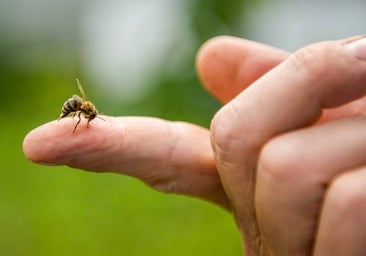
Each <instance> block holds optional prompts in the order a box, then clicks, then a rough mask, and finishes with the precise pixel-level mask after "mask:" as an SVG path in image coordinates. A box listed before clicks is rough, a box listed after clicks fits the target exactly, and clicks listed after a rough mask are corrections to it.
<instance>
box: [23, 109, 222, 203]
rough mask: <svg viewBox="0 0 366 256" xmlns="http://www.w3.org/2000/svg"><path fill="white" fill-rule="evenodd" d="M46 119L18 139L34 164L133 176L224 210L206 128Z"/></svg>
mask: <svg viewBox="0 0 366 256" xmlns="http://www.w3.org/2000/svg"><path fill="white" fill-rule="evenodd" d="M102 118H103V119H105V121H103V120H101V119H94V120H93V121H92V122H91V123H90V124H89V128H87V127H86V124H85V123H86V121H85V119H83V121H82V123H81V124H80V125H79V126H78V128H77V130H76V131H75V132H73V127H74V126H75V122H76V121H75V120H73V119H72V118H65V119H61V120H60V121H59V122H58V121H52V122H49V123H47V124H44V125H42V126H40V127H38V128H36V129H34V130H33V131H31V132H30V133H29V134H28V135H27V136H26V137H25V139H24V142H23V150H24V153H25V155H26V157H27V158H28V159H29V160H31V161H33V162H36V163H41V164H48V165H68V166H71V167H75V168H79V169H84V170H89V171H96V172H116V173H120V174H126V175H129V176H133V177H136V178H138V179H140V180H142V181H143V182H145V183H147V184H148V185H150V186H152V187H153V188H155V189H157V190H159V191H163V192H167V193H177V194H184V195H190V196H194V197H199V198H202V199H205V200H209V201H212V202H215V203H217V204H219V205H221V206H223V207H228V202H227V198H226V194H225V193H224V191H223V189H222V186H221V182H220V179H219V176H218V173H217V170H216V166H215V163H214V159H213V156H212V151H211V146H210V140H209V132H208V130H207V129H205V128H202V127H199V126H196V125H193V124H189V123H183V122H170V121H166V120H162V119H158V118H149V117H109V116H102Z"/></svg>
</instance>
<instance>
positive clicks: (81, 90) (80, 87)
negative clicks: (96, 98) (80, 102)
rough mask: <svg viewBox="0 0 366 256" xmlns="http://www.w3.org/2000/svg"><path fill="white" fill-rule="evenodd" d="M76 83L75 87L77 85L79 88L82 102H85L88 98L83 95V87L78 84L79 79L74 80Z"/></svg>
mask: <svg viewBox="0 0 366 256" xmlns="http://www.w3.org/2000/svg"><path fill="white" fill-rule="evenodd" d="M76 83H77V85H78V87H79V90H80V92H81V96H82V97H83V99H84V100H87V99H88V97H86V93H85V91H84V88H83V86H82V85H81V83H80V81H79V79H77V78H76Z"/></svg>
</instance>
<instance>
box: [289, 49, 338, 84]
mask: <svg viewBox="0 0 366 256" xmlns="http://www.w3.org/2000/svg"><path fill="white" fill-rule="evenodd" d="M332 48H333V47H332V46H331V45H329V43H327V42H325V43H320V44H315V45H310V46H307V47H304V48H302V49H300V50H299V51H297V52H295V53H294V54H292V55H291V57H290V59H289V60H290V61H289V65H291V66H292V67H293V68H294V69H295V71H297V72H300V73H305V74H311V77H317V78H318V77H321V76H322V75H323V74H324V73H325V72H327V71H329V65H328V64H329V54H330V53H331V49H332ZM324 64H327V65H324Z"/></svg>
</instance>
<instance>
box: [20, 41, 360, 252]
mask: <svg viewBox="0 0 366 256" xmlns="http://www.w3.org/2000/svg"><path fill="white" fill-rule="evenodd" d="M359 39H360V37H353V38H348V39H345V40H340V41H330V42H322V43H317V44H314V45H310V46H307V47H305V48H303V49H300V50H299V51H297V52H296V53H294V54H289V53H287V52H285V51H282V50H279V49H276V48H272V47H270V46H266V45H262V44H259V43H256V42H252V41H247V40H244V39H238V38H232V37H217V38H214V39H211V40H210V41H208V42H207V43H206V44H204V45H203V46H202V48H201V49H200V51H199V53H198V55H197V71H198V74H199V76H200V78H201V81H202V83H203V85H204V86H205V88H207V90H208V91H209V92H210V93H211V94H212V95H214V96H215V97H216V98H218V99H219V100H221V101H222V102H223V103H225V105H224V106H223V107H222V108H221V109H220V110H219V111H218V113H217V114H216V115H215V116H214V118H213V121H212V124H211V127H210V129H205V128H202V127H199V126H196V125H194V124H190V123H184V122H170V121H166V120H161V119H157V118H150V117H108V116H103V118H104V119H105V121H103V120H100V119H94V120H93V121H92V122H91V123H90V125H89V128H86V120H85V119H83V121H82V123H81V124H80V125H79V127H78V130H77V131H76V132H75V133H73V132H72V129H73V127H74V125H75V120H72V119H71V118H65V119H62V120H60V121H59V122H57V121H52V122H50V123H47V124H44V125H42V126H40V127H38V128H36V129H34V130H33V131H31V132H30V133H29V134H28V135H27V136H26V138H25V139H24V144H23V149H24V153H25V155H26V157H27V158H28V159H29V160H31V161H33V162H36V163H41V164H49V165H68V166H71V167H75V168H80V169H84V170H89V171H96V172H117V173H121V174H126V175H130V176H134V177H137V178H139V179H141V180H142V181H143V182H145V183H146V184H148V185H150V186H152V187H153V188H155V189H157V190H159V191H163V192H166V193H177V194H182V195H189V196H194V197H197V198H201V199H203V200H208V201H211V202H213V203H215V204H217V205H220V206H222V207H224V208H226V209H228V211H230V212H232V213H233V215H234V216H235V219H236V222H237V224H238V228H239V230H240V232H241V234H242V237H243V243H244V247H245V251H246V255H248V256H252V255H253V256H259V255H276V256H277V255H278V256H286V255H321V256H326V255H364V254H365V252H366V242H365V241H366V168H365V164H366V153H365V152H366V118H365V117H363V116H362V115H363V114H364V113H365V110H366V100H365V99H364V98H363V97H364V96H365V94H366V60H363V58H362V56H365V59H366V50H365V49H366V46H365V47H364V49H363V50H362V49H361V50H360V49H359V48H358V50H357V51H355V50H354V48H352V49H353V50H350V48H349V47H348V46H347V45H349V44H350V43H351V42H354V41H357V40H359ZM361 42H362V40H361ZM361 44H362V43H361ZM364 44H365V45H366V41H365V42H364ZM355 52H356V53H355ZM352 53H353V54H352ZM111 196H113V195H111Z"/></svg>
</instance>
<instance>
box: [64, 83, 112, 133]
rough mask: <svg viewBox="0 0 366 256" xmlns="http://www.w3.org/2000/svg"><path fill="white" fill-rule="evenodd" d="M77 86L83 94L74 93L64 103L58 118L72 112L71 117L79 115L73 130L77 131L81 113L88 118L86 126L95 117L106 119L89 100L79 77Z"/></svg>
mask: <svg viewBox="0 0 366 256" xmlns="http://www.w3.org/2000/svg"><path fill="white" fill-rule="evenodd" d="M76 83H77V86H78V88H79V90H80V93H81V96H82V97H80V96H78V95H73V96H72V98H70V99H68V100H66V101H65V103H64V104H63V105H62V109H61V114H60V117H59V118H58V119H57V120H60V119H62V118H64V117H66V116H68V115H70V114H71V117H74V116H75V115H77V117H78V118H79V120H78V121H77V123H76V125H75V127H74V130H73V132H75V131H76V128H77V127H78V125H79V124H80V121H81V115H83V116H84V117H85V118H86V119H88V122H87V125H86V127H87V128H88V127H89V122H91V121H92V120H93V119H94V118H96V117H98V118H99V119H102V120H104V119H103V118H101V117H99V116H98V111H97V108H96V107H95V106H94V104H93V103H92V102H91V101H89V100H88V98H87V96H86V93H85V91H84V88H83V86H82V85H81V83H80V81H79V79H76ZM104 121H105V120H104Z"/></svg>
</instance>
